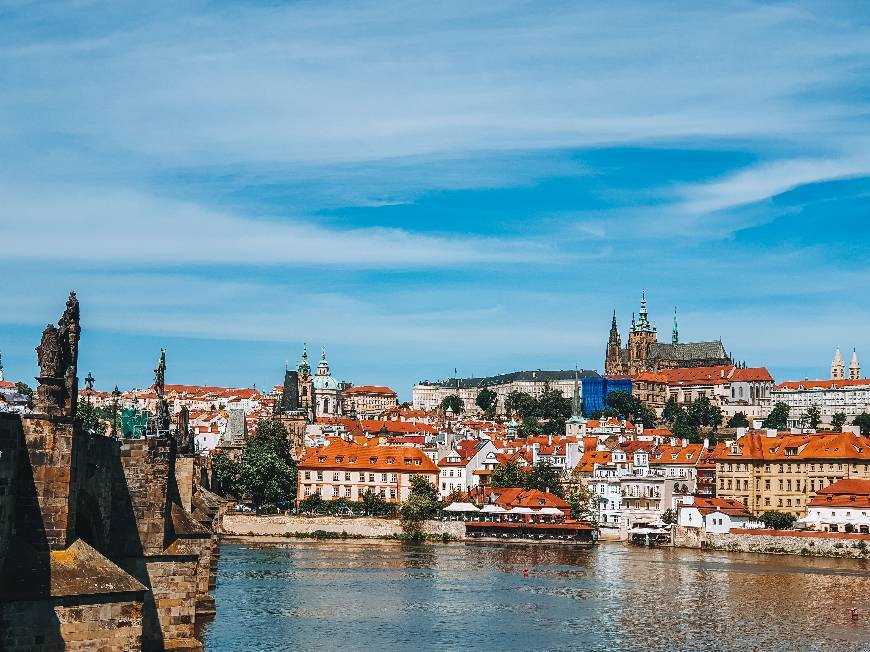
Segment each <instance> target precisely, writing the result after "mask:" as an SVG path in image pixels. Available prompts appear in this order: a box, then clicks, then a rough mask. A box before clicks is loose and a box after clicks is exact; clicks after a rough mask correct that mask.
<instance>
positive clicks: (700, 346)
mask: <svg viewBox="0 0 870 652" xmlns="http://www.w3.org/2000/svg"><path fill="white" fill-rule="evenodd" d="M649 358H650V359H651V360H686V361H688V360H726V359H727V358H728V354H727V353H726V352H725V347H724V346H723V345H722V342H720V341H719V340H713V341H711V342H685V343H682V344H665V343H663V342H654V343H653V344H651V345H650V349H649Z"/></svg>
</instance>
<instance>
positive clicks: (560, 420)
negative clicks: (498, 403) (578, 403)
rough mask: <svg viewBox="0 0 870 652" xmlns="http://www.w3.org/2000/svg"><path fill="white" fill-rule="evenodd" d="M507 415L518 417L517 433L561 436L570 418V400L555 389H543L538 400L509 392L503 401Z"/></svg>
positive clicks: (528, 395) (524, 394)
mask: <svg viewBox="0 0 870 652" xmlns="http://www.w3.org/2000/svg"><path fill="white" fill-rule="evenodd" d="M505 409H506V411H507V412H508V413H509V414H512V415H513V414H516V415H517V416H519V418H520V421H521V422H522V425H521V427H520V430H519V433H520V435H521V436H523V437H527V436H529V435H561V434H563V433H564V432H565V421H566V420H567V419H568V417H570V416H571V399H569V398H565V397H564V396H562V392H560V391H559V390H556V389H549V388H545V389H544V391H543V392H542V393H541V395H540V396H539V397H538V398H535V397H534V396H531V395H530V394H526V393H525V392H511V393H510V394H508V396H507V400H506V401H505Z"/></svg>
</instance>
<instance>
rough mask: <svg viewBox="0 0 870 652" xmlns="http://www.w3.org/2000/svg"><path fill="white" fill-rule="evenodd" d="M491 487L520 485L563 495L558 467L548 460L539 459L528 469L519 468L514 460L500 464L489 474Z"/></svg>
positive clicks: (524, 487)
mask: <svg viewBox="0 0 870 652" xmlns="http://www.w3.org/2000/svg"><path fill="white" fill-rule="evenodd" d="M490 485H491V486H493V487H522V488H523V489H538V490H539V491H549V492H550V493H552V494H555V495H557V496H563V495H564V491H563V489H562V478H561V475H560V474H559V471H558V469H556V467H554V466H552V465H551V464H550V463H549V462H545V461H540V462H538V463H537V464H536V465H535V466H534V467H532V468H531V469H530V470H529V471H526V470H524V469H521V468H520V467H519V465H517V464H516V462H508V463H507V464H500V465H499V466H498V467H496V469H495V470H494V471H493V472H492V476H490Z"/></svg>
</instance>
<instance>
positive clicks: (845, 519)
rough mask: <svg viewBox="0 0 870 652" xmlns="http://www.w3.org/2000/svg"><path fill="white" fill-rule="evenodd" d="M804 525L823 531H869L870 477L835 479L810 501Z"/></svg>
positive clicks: (865, 532) (866, 532) (867, 532)
mask: <svg viewBox="0 0 870 652" xmlns="http://www.w3.org/2000/svg"><path fill="white" fill-rule="evenodd" d="M805 524H806V525H807V527H809V528H811V529H813V530H820V531H823V532H860V533H863V534H870V480H839V481H837V482H835V483H833V484H831V485H829V486H827V487H825V488H824V489H820V490H819V491H818V493H816V495H815V496H814V497H813V499H812V500H811V501H810V503H809V505H808V508H807V517H806V519H805Z"/></svg>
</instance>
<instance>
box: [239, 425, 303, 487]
mask: <svg viewBox="0 0 870 652" xmlns="http://www.w3.org/2000/svg"><path fill="white" fill-rule="evenodd" d="M296 476H297V474H296V463H295V462H294V461H293V458H292V457H291V456H290V443H289V441H288V440H287V430H286V429H285V428H284V424H283V423H281V420H280V419H275V418H269V419H262V420H260V422H259V423H258V424H257V433H256V436H255V437H253V438H251V439H250V440H249V441H248V443H247V445H246V446H245V451H244V453H243V454H242V460H241V464H240V465H239V488H240V489H241V490H242V491H244V492H245V493H246V494H249V495H250V496H251V498H252V499H253V500H254V502H255V503H257V504H262V503H286V502H289V501H292V500H293V499H294V498H295V496H296V479H297V478H296Z"/></svg>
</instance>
